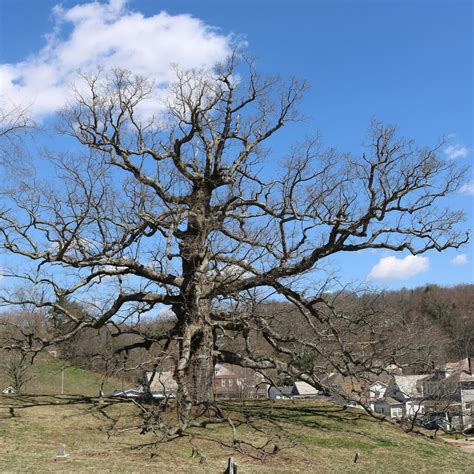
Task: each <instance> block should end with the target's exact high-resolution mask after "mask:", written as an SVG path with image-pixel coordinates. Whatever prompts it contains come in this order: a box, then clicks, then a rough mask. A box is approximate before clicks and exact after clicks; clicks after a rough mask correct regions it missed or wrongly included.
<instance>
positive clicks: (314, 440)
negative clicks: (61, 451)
mask: <svg viewBox="0 0 474 474" xmlns="http://www.w3.org/2000/svg"><path fill="white" fill-rule="evenodd" d="M222 409H223V410H224V411H225V412H226V413H227V414H228V415H229V416H230V417H231V418H232V419H233V420H237V419H246V420H248V421H249V422H250V423H251V425H252V426H253V427H250V426H249V425H246V426H245V428H237V432H238V434H239V436H240V437H241V438H242V439H247V440H252V441H253V442H255V443H264V442H265V439H266V437H265V436H264V435H263V434H262V433H261V432H260V431H259V430H260V429H264V430H265V431H266V432H267V433H271V436H272V440H271V443H270V444H269V448H273V446H274V445H277V446H278V448H279V449H278V453H277V454H275V455H271V454H269V455H268V456H267V457H266V459H265V461H264V462H261V461H260V460H258V459H253V458H251V457H248V456H247V457H244V456H242V455H240V454H238V455H235V453H234V452H233V450H232V449H231V448H230V447H228V446H226V444H227V445H230V444H231V437H230V429H229V427H228V426H223V425H212V426H211V427H210V428H208V429H207V430H205V431H202V430H201V431H197V430H196V431H195V432H194V433H192V435H191V436H188V437H185V438H182V439H179V440H177V441H174V442H170V443H162V444H159V445H158V446H152V445H151V444H152V443H153V442H154V441H155V440H156V438H155V437H154V435H153V434H152V433H147V434H144V435H140V434H139V433H140V431H139V430H136V429H133V428H132V427H133V426H134V425H135V424H136V423H137V421H138V419H137V411H136V408H135V406H134V405H133V404H131V403H129V402H113V401H112V400H107V401H105V403H104V402H100V401H99V400H97V399H85V398H81V397H77V396H63V397H51V396H17V395H15V396H6V395H4V396H0V459H1V464H0V470H1V471H2V472H5V471H9V472H18V471H23V472H24V471H28V472H60V471H61V472H64V471H67V472H71V471H74V472H78V471H80V472H115V473H117V472H147V471H150V470H153V472H169V473H175V472H176V473H187V472H189V473H191V472H192V473H200V472H202V473H207V472H212V473H214V472H215V473H219V472H224V469H225V465H226V460H227V458H228V456H230V455H234V456H235V457H236V458H237V461H238V462H239V472H240V473H241V474H244V473H295V472H307V473H331V472H341V473H343V472H344V473H345V472H370V473H373V472H394V473H395V472H396V473H404V472H406V473H411V472H426V473H447V472H449V473H454V472H459V473H464V472H465V473H468V472H472V466H473V465H474V455H471V454H467V453H464V452H462V451H461V450H459V449H458V448H455V447H452V446H450V445H448V444H447V443H444V442H442V441H436V440H430V439H427V438H423V437H420V436H415V435H407V434H405V433H403V432H402V431H401V430H399V429H397V428H395V427H393V426H391V425H388V424H386V423H381V422H379V421H375V420H373V419H371V418H369V417H367V416H366V415H364V414H362V413H361V412H359V411H357V410H346V409H343V408H341V407H339V406H336V405H331V404H328V403H323V402H304V401H297V402H283V401H276V402H272V401H259V402H237V401H234V402H232V401H229V402H225V403H223V404H222ZM112 427H113V431H110V430H111V429H112ZM59 443H65V444H66V447H67V450H68V452H69V453H70V455H69V458H68V460H67V461H65V462H56V461H55V460H54V457H55V452H56V450H57V446H58V444H59ZM193 446H194V447H197V448H198V449H199V451H200V453H201V454H202V455H203V456H205V457H206V460H205V462H204V463H203V464H200V463H199V459H200V456H198V457H196V458H192V457H191V451H192V447H193ZM290 446H291V447H290ZM282 448H283V449H282ZM270 451H272V449H270ZM356 451H358V452H360V455H361V459H360V462H359V463H358V464H354V463H353V458H354V454H355V452H356Z"/></svg>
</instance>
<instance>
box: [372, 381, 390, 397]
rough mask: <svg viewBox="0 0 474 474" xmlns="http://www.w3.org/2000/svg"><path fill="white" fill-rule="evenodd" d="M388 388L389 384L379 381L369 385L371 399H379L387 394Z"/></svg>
mask: <svg viewBox="0 0 474 474" xmlns="http://www.w3.org/2000/svg"><path fill="white" fill-rule="evenodd" d="M386 390H387V384H386V383H383V382H380V381H377V382H375V383H373V384H372V385H370V386H369V399H370V400H379V399H380V398H383V397H384V395H385V391H386Z"/></svg>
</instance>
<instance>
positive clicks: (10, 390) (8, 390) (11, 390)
mask: <svg viewBox="0 0 474 474" xmlns="http://www.w3.org/2000/svg"><path fill="white" fill-rule="evenodd" d="M2 393H4V394H5V395H11V394H13V393H17V391H16V389H15V387H12V386H11V385H10V386H9V387H7V388H5V389H3V390H2Z"/></svg>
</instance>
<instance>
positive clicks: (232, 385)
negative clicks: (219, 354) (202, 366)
mask: <svg viewBox="0 0 474 474" xmlns="http://www.w3.org/2000/svg"><path fill="white" fill-rule="evenodd" d="M238 380H239V379H238V377H237V375H236V374H235V373H234V372H233V371H232V370H231V369H230V367H226V366H224V365H222V364H216V365H215V367H214V380H213V388H214V396H215V397H216V398H220V397H224V398H233V397H238V396H239V394H240V389H239V384H238V383H237V382H238Z"/></svg>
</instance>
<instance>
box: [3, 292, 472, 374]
mask: <svg viewBox="0 0 474 474" xmlns="http://www.w3.org/2000/svg"><path fill="white" fill-rule="evenodd" d="M334 302H335V306H336V307H337V308H338V309H339V310H340V311H341V312H342V313H344V314H346V315H348V316H349V317H351V315H352V316H353V315H356V316H354V317H357V318H360V317H364V315H366V314H367V308H370V309H371V313H372V314H371V315H370V317H367V326H366V332H365V333H364V332H360V331H358V332H357V333H354V334H350V326H349V329H348V330H347V331H348V333H347V334H346V335H345V337H346V340H347V341H348V344H349V346H350V344H351V343H353V344H354V346H353V350H354V351H361V350H362V349H361V347H362V348H363V349H364V345H367V346H370V342H371V341H370V337H371V334H372V332H371V330H372V329H373V326H374V325H378V326H379V328H378V329H380V328H382V329H383V331H382V332H380V331H379V332H378V333H377V334H378V337H379V338H380V334H382V335H383V341H382V344H386V347H387V352H388V351H389V350H392V347H391V346H392V345H393V344H395V342H396V341H405V342H406V341H409V344H408V346H409V347H410V348H411V349H412V350H410V351H406V353H405V354H404V355H403V354H402V355H401V359H400V360H401V361H402V362H404V363H406V364H407V366H409V367H407V369H406V370H405V371H406V372H410V371H416V370H424V369H426V367H427V366H429V365H436V364H440V363H444V362H446V361H454V360H458V359H461V358H464V357H470V356H473V355H474V285H468V284H465V285H457V286H454V287H440V286H436V285H429V286H425V287H421V288H416V289H402V290H398V291H389V292H384V293H382V294H379V295H374V294H370V293H354V292H343V293H340V294H338V295H337V297H335V299H334ZM60 303H61V305H62V306H64V307H67V308H68V310H69V311H71V312H73V313H74V314H75V315H76V317H77V318H81V317H89V315H88V313H87V309H86V307H85V306H84V305H81V304H79V303H76V302H71V301H67V300H64V301H61V302H60ZM372 310H373V311H372ZM259 311H264V312H265V313H267V314H268V315H269V318H268V319H269V321H271V324H272V326H273V327H274V328H277V330H279V331H280V332H281V333H285V332H287V331H288V330H289V329H290V328H291V330H292V332H293V333H294V334H296V336H297V337H300V338H304V337H305V333H306V331H305V324H306V322H305V320H304V318H302V317H301V315H299V314H298V313H297V312H296V311H295V310H294V308H292V307H290V306H289V305H287V304H285V303H282V302H266V303H265V304H264V305H262V306H261V308H260V309H259ZM344 321H345V320H344ZM68 324H70V322H68V319H67V318H64V317H63V316H62V315H61V314H58V313H54V312H45V313H32V312H28V311H14V312H13V311H6V312H3V313H1V314H0V338H1V339H2V342H3V345H5V343H10V344H15V343H16V342H20V341H22V340H23V341H28V340H30V341H31V340H34V338H35V337H40V338H41V337H42V336H44V335H45V334H47V333H51V332H54V333H56V334H61V333H62V332H67V329H68V327H67V326H68ZM173 324H174V322H173V320H172V319H169V315H168V318H167V319H164V318H161V317H156V318H148V319H143V320H142V321H141V322H139V323H134V324H133V325H132V324H129V323H121V324H119V323H117V324H116V325H113V326H108V327H104V328H102V329H100V330H97V329H86V330H84V331H81V332H79V333H78V334H77V335H76V336H74V337H73V338H71V339H68V340H67V341H65V342H63V343H61V344H59V345H57V346H55V347H51V348H50V349H51V350H52V351H55V352H56V353H57V356H58V358H60V359H62V360H65V361H67V362H69V363H70V364H72V365H74V366H76V367H79V368H82V369H87V370H93V371H95V372H98V373H100V374H102V375H103V376H104V377H112V376H117V375H119V376H120V377H121V378H122V379H125V380H129V381H130V382H131V383H134V382H136V381H138V380H140V378H141V377H142V374H143V371H144V370H149V369H150V368H152V367H153V366H156V365H159V366H160V367H163V366H164V367H165V368H166V369H169V368H170V367H172V366H173V364H174V356H175V349H176V348H175V347H173V345H172V344H171V345H166V348H165V349H164V347H165V343H166V339H164V340H163V339H162V335H163V334H166V332H167V331H169V330H170V329H171V328H172V326H173ZM114 328H115V329H114ZM144 336H145V337H144ZM233 336H234V335H233V334H231V333H226V334H222V337H221V338H219V341H220V342H219V343H220V344H222V345H227V346H228V347H229V349H233V350H244V349H245V348H244V347H240V346H243V345H244V342H243V341H242V339H241V338H240V337H239V336H238V334H235V337H233ZM153 341H156V343H154V342H153ZM163 341H164V342H163ZM378 342H379V343H380V340H379V341H378ZM324 344H325V342H324V340H322V342H321V345H324ZM124 348H125V349H124ZM253 350H254V351H257V352H259V353H260V354H262V355H265V354H266V353H268V354H270V353H271V351H272V349H271V347H270V346H269V345H268V344H267V343H266V341H265V340H264V338H262V337H259V334H258V331H256V332H255V337H254V339H253ZM325 350H326V351H331V350H332V348H331V342H330V339H328V342H327V347H326V348H325ZM364 350H366V349H364ZM300 356H301V357H300V359H301V360H300V361H299V362H298V363H301V364H309V365H311V364H314V363H315V360H316V359H315V358H314V357H313V356H312V354H308V353H302V354H301V355H300ZM377 357H380V354H378V355H377ZM2 358H3V360H4V361H5V360H7V356H6V355H5V354H3V356H2ZM8 360H10V359H8Z"/></svg>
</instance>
